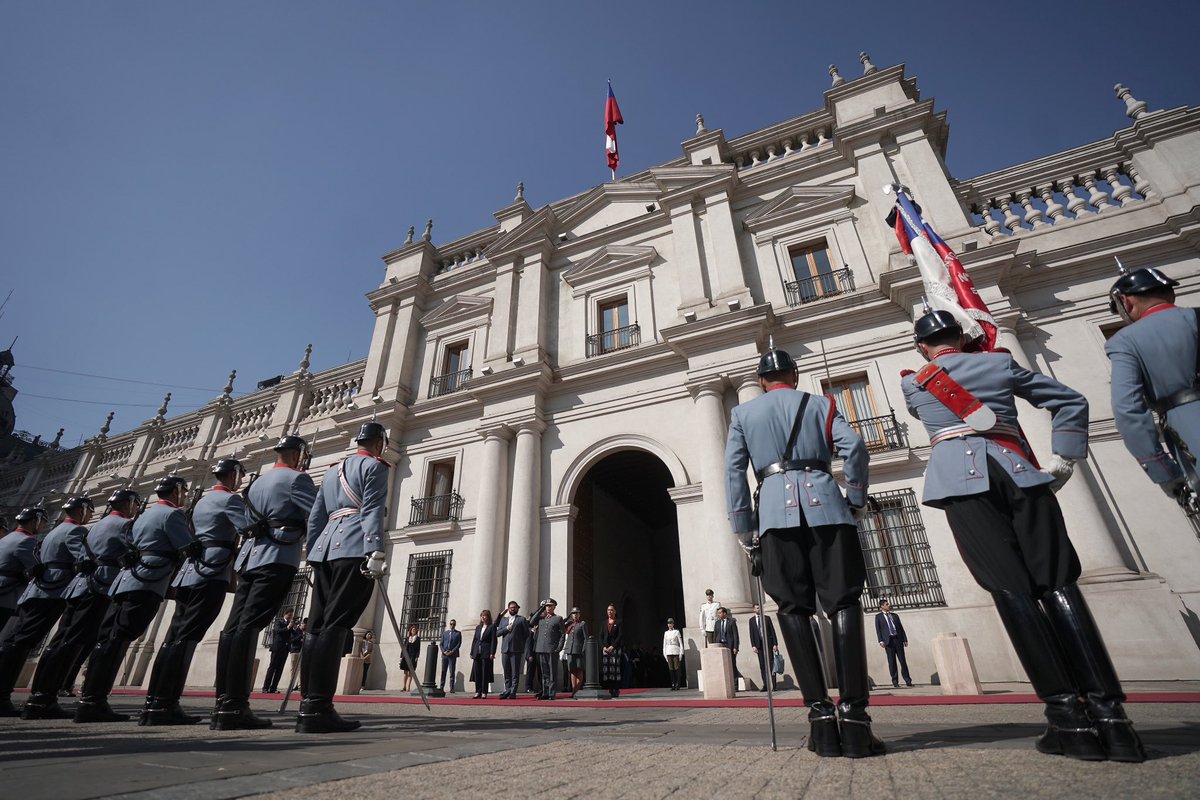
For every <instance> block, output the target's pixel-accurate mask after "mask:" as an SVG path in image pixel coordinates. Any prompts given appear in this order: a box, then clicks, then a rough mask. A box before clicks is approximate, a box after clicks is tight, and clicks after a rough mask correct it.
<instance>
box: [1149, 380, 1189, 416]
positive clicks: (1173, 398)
mask: <svg viewBox="0 0 1200 800" xmlns="http://www.w3.org/2000/svg"><path fill="white" fill-rule="evenodd" d="M1197 400H1200V387H1198V386H1189V387H1188V388H1186V389H1180V390H1179V391H1178V392H1175V393H1174V394H1169V395H1167V396H1166V397H1164V398H1163V399H1162V400H1159V401H1157V402H1156V403H1154V410H1155V411H1157V412H1158V413H1159V414H1163V415H1166V413H1167V412H1168V411H1170V410H1171V409H1173V408H1178V407H1179V406H1182V405H1186V404H1187V403H1194V402H1196V401H1197Z"/></svg>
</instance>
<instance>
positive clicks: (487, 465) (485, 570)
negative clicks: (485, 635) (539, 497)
mask: <svg viewBox="0 0 1200 800" xmlns="http://www.w3.org/2000/svg"><path fill="white" fill-rule="evenodd" d="M510 435H511V431H509V429H508V428H506V427H505V426H503V425H501V426H498V427H495V428H492V429H490V430H487V431H484V433H483V459H482V464H481V469H480V472H479V474H480V481H479V509H478V510H477V511H476V513H475V536H474V539H475V541H474V547H473V548H472V552H471V586H470V598H471V605H470V608H469V612H470V614H471V615H472V616H469V617H468V619H471V618H473V617H477V616H478V615H479V611H480V610H481V609H484V608H493V607H494V606H495V604H496V603H499V602H501V598H500V588H501V587H500V581H499V575H500V564H499V559H498V556H499V554H500V548H499V544H500V537H501V525H500V499H501V498H502V497H503V496H504V493H505V492H506V491H508V440H509V437H510ZM493 610H494V608H493Z"/></svg>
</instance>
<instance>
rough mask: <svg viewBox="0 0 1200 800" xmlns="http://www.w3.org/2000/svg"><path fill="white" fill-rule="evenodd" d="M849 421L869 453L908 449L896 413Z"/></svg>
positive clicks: (906, 440)
mask: <svg viewBox="0 0 1200 800" xmlns="http://www.w3.org/2000/svg"><path fill="white" fill-rule="evenodd" d="M848 421H849V422H850V427H851V428H854V431H855V433H857V434H858V435H859V436H861V437H862V440H863V443H864V444H865V445H866V446H867V452H868V453H886V452H888V451H889V450H903V449H904V448H906V447H908V439H907V437H905V435H904V430H903V429H902V428H901V427H900V423H899V422H897V421H896V412H895V411H892V412H891V413H889V414H886V415H884V416H882V417H868V418H867V419H857V420H848Z"/></svg>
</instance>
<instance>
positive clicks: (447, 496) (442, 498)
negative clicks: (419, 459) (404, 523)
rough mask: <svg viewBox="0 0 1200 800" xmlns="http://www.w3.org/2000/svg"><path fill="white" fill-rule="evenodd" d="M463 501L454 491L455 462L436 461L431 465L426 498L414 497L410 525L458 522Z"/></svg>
mask: <svg viewBox="0 0 1200 800" xmlns="http://www.w3.org/2000/svg"><path fill="white" fill-rule="evenodd" d="M462 506H463V500H462V498H461V497H460V496H459V495H458V493H457V492H455V491H454V460H453V459H449V460H446V461H435V462H433V463H432V464H430V465H429V477H428V479H427V480H426V483H425V496H424V497H419V498H418V497H414V498H413V501H412V513H411V514H410V516H409V519H408V524H409V525H424V524H425V523H428V522H446V521H448V520H457V519H458V517H459V513H460V512H461V511H462Z"/></svg>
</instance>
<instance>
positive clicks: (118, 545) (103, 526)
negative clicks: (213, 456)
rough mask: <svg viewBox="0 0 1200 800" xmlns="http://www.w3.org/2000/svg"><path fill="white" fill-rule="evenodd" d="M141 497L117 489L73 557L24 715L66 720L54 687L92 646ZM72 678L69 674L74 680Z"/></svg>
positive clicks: (57, 686)
mask: <svg viewBox="0 0 1200 800" xmlns="http://www.w3.org/2000/svg"><path fill="white" fill-rule="evenodd" d="M140 504H141V498H140V497H139V496H138V494H137V492H135V491H133V490H132V489H118V490H116V491H115V492H113V493H112V495H111V496H110V497H109V498H108V507H109V511H108V513H107V514H105V515H104V517H103V518H102V519H101V520H100V521H99V522H97V523H96V524H95V525H93V526H92V529H91V530H90V531H87V533H86V535H85V537H84V538H83V540H82V541H81V542H80V545H81V547H82V549H83V551H84V558H83V559H82V560H79V561H77V562H76V572H77V573H78V574H76V575H75V577H74V579H73V580H72V581H71V584H70V585H69V586H68V587H67V589H66V591H65V592H64V593H63V596H64V598H65V599H66V609H65V610H64V611H63V615H62V618H61V619H60V620H59V623H58V630H57V631H56V632H55V634H54V638H52V639H51V640H50V644H48V645H46V649H45V650H43V651H42V656H41V658H39V659H38V663H37V669H35V670H34V672H33V681H32V683H31V684H30V694H29V699H28V700H27V701H26V702H25V708H24V709H23V710H22V712H21V716H22V717H23V718H24V719H69V718H70V717H71V716H72V715H71V713H70V712H68V711H65V710H64V709H63V708H62V707H61V706H59V704H58V698H57V696H56V693H57V690H58V689H59V688H60V687H61V686H62V685H63V684H64V683H65V682H66V679H67V676H66V673H67V672H68V671H71V670H73V669H74V667H75V665H76V664H78V663H79V658H80V656H81V655H84V654H86V651H88V650H91V648H93V647H95V645H96V637H97V635H99V633H100V623H101V622H103V620H104V614H105V612H106V611H107V610H108V606H109V597H108V590H109V587H111V586H112V582H113V580H115V579H116V577H117V573H118V572H119V571H120V569H121V560H122V559H123V558H125V557H126V556H127V555H128V554H129V545H128V539H129V528H130V526H131V525H132V524H133V516H134V515H135V514H136V513H137V509H138V506H139V505H140ZM72 682H73V679H72Z"/></svg>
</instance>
